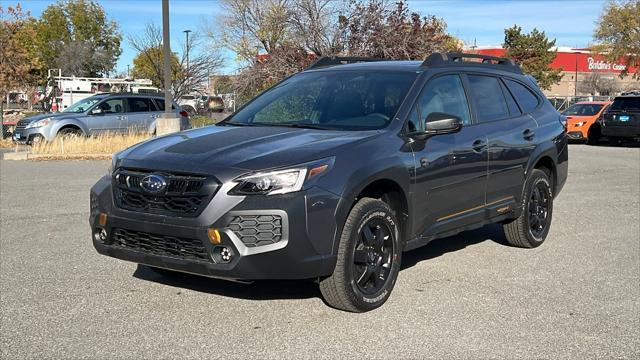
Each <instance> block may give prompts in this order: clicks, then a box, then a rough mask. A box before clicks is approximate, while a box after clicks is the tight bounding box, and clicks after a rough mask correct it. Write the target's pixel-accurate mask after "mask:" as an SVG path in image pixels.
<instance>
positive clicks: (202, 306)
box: [0, 145, 640, 359]
mask: <svg viewBox="0 0 640 360" xmlns="http://www.w3.org/2000/svg"><path fill="white" fill-rule="evenodd" d="M107 165H108V164H107V163H106V162H98V161H95V162H89V161H73V162H62V161H60V162H24V161H0V173H1V175H0V211H1V216H0V218H1V224H0V261H1V262H0V310H1V321H2V322H1V331H0V338H1V346H0V349H1V350H0V354H1V355H2V358H79V357H84V358H115V357H118V358H176V357H180V358H183V357H193V358H203V357H207V358H218V357H219V358H250V357H260V358H282V357H284V358H347V357H359V358H361V357H374V358H425V357H431V358H454V357H455V358H495V357H499V358H558V357H563V358H565V357H566V358H595V357H604V358H614V357H615V358H618V357H622V358H636V359H637V358H639V357H640V245H639V240H640V228H639V220H640V148H613V147H606V146H598V147H592V146H585V145H572V146H571V147H570V168H569V170H570V173H569V180H568V182H567V184H566V186H565V188H564V190H563V192H562V193H561V194H560V196H559V197H558V198H557V199H556V202H555V209H554V219H553V225H552V228H551V232H550V234H549V237H548V239H547V242H546V243H545V244H544V245H543V246H542V247H540V248H537V249H532V250H523V249H516V248H512V247H509V246H507V245H505V243H506V242H505V240H504V238H503V236H502V234H501V231H500V230H501V229H500V228H499V227H498V226H488V227H485V228H483V229H481V230H478V231H472V232H467V233H464V234H461V235H459V236H456V237H451V238H447V239H441V240H437V241H435V242H432V243H431V244H429V245H428V246H426V247H424V248H421V249H418V250H415V251H412V252H410V253H406V254H405V255H404V259H403V270H402V272H401V273H400V276H399V279H398V283H397V285H396V287H395V290H394V293H393V294H392V296H391V298H390V300H389V301H388V302H387V303H386V304H385V305H384V306H383V307H382V308H380V309H378V310H376V311H373V312H369V313H366V314H350V313H345V312H341V311H337V310H333V309H331V308H329V307H327V306H326V305H325V304H324V303H323V302H322V300H321V299H320V293H319V291H318V290H317V287H316V285H315V284H314V283H312V282H305V281H273V282H258V283H254V284H251V285H244V284H236V283H230V282H225V281H220V280H212V279H206V278H199V277H196V276H190V275H183V276H182V275H181V276H175V277H169V278H167V277H161V276H159V275H156V274H155V273H153V272H151V271H149V270H148V269H147V268H145V267H138V266H137V265H135V264H133V263H127V262H123V261H120V260H116V259H112V258H108V257H103V256H100V255H98V254H97V253H96V252H95V250H94V249H93V246H92V245H91V242H90V237H89V236H90V234H89V227H88V220H87V219H88V213H89V199H88V190H89V188H90V186H91V185H92V184H93V183H94V182H95V181H96V180H97V179H98V178H99V177H100V176H102V175H103V174H104V173H105V171H106V169H107Z"/></svg>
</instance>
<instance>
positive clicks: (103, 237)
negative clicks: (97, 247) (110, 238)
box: [93, 228, 107, 242]
mask: <svg viewBox="0 0 640 360" xmlns="http://www.w3.org/2000/svg"><path fill="white" fill-rule="evenodd" d="M93 237H95V238H96V240H99V241H102V242H105V241H107V230H105V229H103V228H97V229H96V231H95V232H94V233H93Z"/></svg>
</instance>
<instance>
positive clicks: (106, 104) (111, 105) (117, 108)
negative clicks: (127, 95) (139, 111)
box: [98, 98, 125, 114]
mask: <svg viewBox="0 0 640 360" xmlns="http://www.w3.org/2000/svg"><path fill="white" fill-rule="evenodd" d="M98 107H99V108H100V109H102V112H103V113H105V114H122V113H123V112H124V111H125V103H124V99H123V98H112V99H108V100H105V101H103V102H101V103H100V105H98Z"/></svg>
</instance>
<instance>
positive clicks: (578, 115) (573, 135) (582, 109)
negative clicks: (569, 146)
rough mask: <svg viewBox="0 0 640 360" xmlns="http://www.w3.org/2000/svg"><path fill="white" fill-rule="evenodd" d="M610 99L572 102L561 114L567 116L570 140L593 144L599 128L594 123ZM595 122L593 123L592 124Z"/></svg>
mask: <svg viewBox="0 0 640 360" xmlns="http://www.w3.org/2000/svg"><path fill="white" fill-rule="evenodd" d="M610 104H611V101H585V102H579V103H575V104H573V105H572V106H571V107H569V108H568V109H567V110H565V111H563V112H562V115H564V116H566V117H567V136H569V139H570V140H574V141H575V140H577V141H586V142H587V143H588V144H595V143H597V142H598V140H599V139H600V128H599V125H598V124H597V123H596V121H597V120H598V118H599V117H600V115H601V114H602V113H603V112H604V111H605V110H606V109H607V107H608V106H609V105H610ZM594 124H595V125H594Z"/></svg>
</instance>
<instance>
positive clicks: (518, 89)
mask: <svg viewBox="0 0 640 360" xmlns="http://www.w3.org/2000/svg"><path fill="white" fill-rule="evenodd" d="M505 83H506V84H507V88H509V91H511V94H513V96H514V97H515V98H516V101H517V102H518V105H520V109H522V112H524V113H529V112H532V111H533V110H535V108H537V107H538V104H539V103H540V99H539V98H538V96H536V95H535V94H534V93H533V92H532V91H531V90H529V89H528V88H527V87H526V86H524V85H522V84H520V83H519V82H517V81H513V80H509V79H505Z"/></svg>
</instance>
